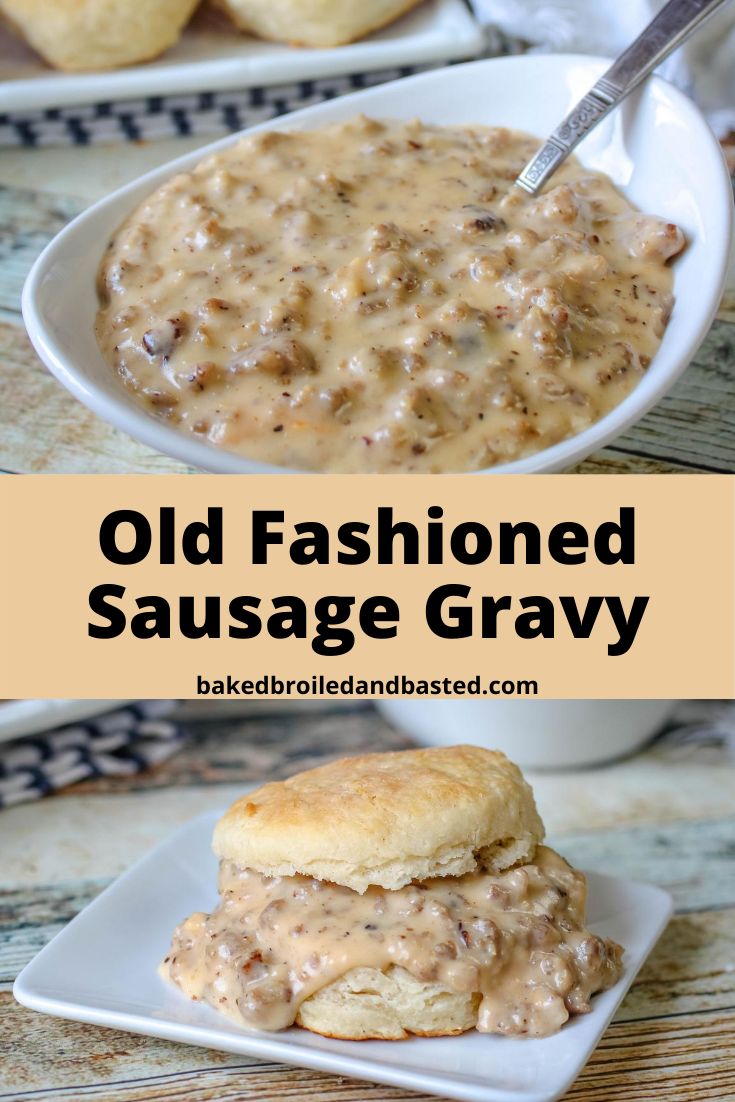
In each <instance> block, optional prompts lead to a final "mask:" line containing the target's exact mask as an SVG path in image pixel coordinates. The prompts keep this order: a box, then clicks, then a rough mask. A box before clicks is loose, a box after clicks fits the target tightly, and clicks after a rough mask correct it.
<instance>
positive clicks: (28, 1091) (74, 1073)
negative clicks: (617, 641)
mask: <svg viewBox="0 0 735 1102" xmlns="http://www.w3.org/2000/svg"><path fill="white" fill-rule="evenodd" d="M189 707H190V708H191V707H192V706H191V705H190V706H189ZM225 707H227V705H225ZM236 708H237V706H235V705H230V706H229V711H228V713H227V718H225V719H224V720H218V721H213V720H211V719H205V718H197V719H194V720H193V721H191V722H190V723H188V724H187V729H188V739H187V742H186V744H185V747H184V749H183V750H181V751H180V752H179V753H178V754H177V755H176V756H175V757H173V758H171V759H170V760H169V761H168V762H167V763H166V764H165V765H163V766H160V767H159V768H158V769H156V770H153V771H151V772H149V773H147V774H145V775H142V776H140V777H139V778H136V779H135V780H133V781H129V780H120V779H116V780H104V781H103V780H99V781H93V782H86V783H84V784H82V785H78V786H76V787H75V788H72V789H68V790H66V791H65V792H64V793H62V794H59V795H56V796H52V797H47V798H46V799H44V800H41V801H39V802H36V803H32V804H25V805H23V806H19V807H16V808H14V809H11V810H7V811H2V812H0V853H2V860H1V861H0V869H1V872H0V1037H2V1038H4V1043H3V1048H4V1055H3V1056H2V1059H1V1061H0V1099H3V1100H5V1102H7V1100H11V1099H12V1100H17V1102H21V1100H41V1099H43V1100H48V1102H52V1100H53V1102H81V1100H83V1099H94V1100H95V1102H154V1100H155V1102H249V1100H255V1099H257V1100H258V1102H265V1100H274V1102H275V1100H278V1102H281V1100H282V1102H286V1100H290V1102H302V1100H305V1102H380V1100H383V1102H386V1100H394V1102H400V1100H402V1099H406V1100H407V1102H409V1100H410V1099H412V1098H413V1099H418V1098H422V1099H423V1098H424V1096H418V1095H413V1094H409V1093H407V1092H405V1091H402V1090H399V1089H397V1088H393V1087H382V1086H373V1085H370V1084H367V1083H362V1082H358V1081H355V1080H351V1079H345V1078H340V1077H336V1076H331V1075H323V1074H321V1073H318V1072H313V1071H308V1070H301V1069H297V1068H286V1067H281V1066H279V1065H277V1064H273V1063H261V1062H258V1061H255V1060H250V1059H246V1058H243V1057H240V1056H231V1055H227V1054H225V1053H217V1052H210V1051H206V1050H204V1049H199V1048H191V1047H188V1046H184V1045H175V1044H171V1043H169V1042H166V1041H159V1040H153V1039H151V1038H146V1037H138V1036H135V1035H133V1034H126V1033H118V1032H115V1031H111V1030H105V1029H99V1028H95V1027H91V1026H86V1025H80V1024H78V1023H73V1022H64V1021H61V1020H59V1019H55V1018H49V1017H44V1016H43V1015H39V1014H35V1013H33V1012H31V1011H29V1010H25V1009H23V1008H22V1007H20V1006H18V1005H17V1004H16V1003H15V1002H14V1000H13V997H12V995H11V985H12V981H13V979H14V977H15V975H16V974H17V972H18V971H19V970H20V968H22V967H23V965H24V964H26V962H27V961H28V960H30V958H31V957H32V956H33V955H34V954H35V953H36V952H37V951H38V950H39V949H40V948H41V946H42V945H44V944H45V943H46V942H47V941H48V940H49V938H50V937H52V936H53V934H54V933H56V931H57V930H59V929H60V928H61V927H62V926H63V925H64V923H65V922H67V921H68V920H69V919H70V918H72V916H73V915H75V914H76V913H77V912H78V911H79V910H80V909H81V908H82V907H83V906H84V905H85V904H86V903H88V902H89V900H91V899H92V898H93V897H94V896H95V895H96V894H97V893H98V892H99V891H100V890H101V889H102V888H103V887H104V886H105V885H106V884H107V883H109V881H110V880H111V879H112V878H113V877H115V876H117V875H118V874H119V873H120V872H122V871H123V870H124V869H125V868H126V867H127V866H128V865H129V864H130V863H131V862H132V861H134V860H135V859H136V858H138V857H139V856H141V854H143V853H145V852H146V850H148V849H150V848H151V847H152V846H154V845H156V844H157V843H158V842H160V841H161V840H162V839H163V838H165V837H166V835H167V834H168V833H169V832H171V831H172V830H173V829H174V828H175V827H176V826H177V825H178V824H180V823H183V822H184V821H186V820H187V819H189V818H191V817H193V816H195V815H197V814H199V813H200V812H203V811H205V810H208V809H211V808H217V807H221V806H222V805H224V804H226V803H228V801H230V800H231V799H232V798H234V796H235V795H236V794H238V792H239V791H240V790H241V788H242V787H243V786H245V785H250V784H253V783H258V782H261V781H263V780H265V779H266V778H272V777H283V776H286V775H288V774H290V773H293V772H296V771H297V770H299V769H302V768H306V767H309V766H312V765H315V764H318V763H320V762H322V761H324V760H326V759H328V758H330V757H333V756H335V755H337V756H338V755H341V754H350V753H354V752H357V751H361V750H380V749H397V748H402V747H404V746H407V745H408V742H407V740H406V739H405V738H404V737H403V736H402V735H400V734H398V733H397V732H396V731H394V730H393V729H391V728H390V727H389V726H388V725H387V724H386V723H385V722H384V721H383V720H382V719H381V718H380V716H379V715H378V713H377V712H376V711H375V710H374V709H373V708H372V707H370V706H369V705H362V706H360V707H355V706H354V705H342V706H338V707H334V706H332V707H331V708H329V709H325V708H324V707H323V706H321V705H311V706H309V707H300V706H298V705H291V706H288V705H282V706H281V707H280V708H278V707H274V706H270V707H267V708H262V707H261V708H260V709H258V708H257V707H256V708H254V709H252V710H251V712H250V714H248V715H246V714H243V712H242V710H241V709H240V710H236ZM251 708H252V706H251ZM195 715H196V713H195ZM530 779H531V781H532V783H533V785H534V788H535V790H536V795H537V800H538V804H539V808H540V811H541V813H542V815H543V817H544V819H545V821H546V824H547V828H548V832H549V835H550V838H551V841H552V843H553V844H554V845H556V846H557V847H558V848H559V849H560V850H561V852H562V853H564V854H565V855H566V856H567V857H568V858H569V859H570V860H572V861H573V862H574V863H576V864H579V865H581V866H582V867H586V868H597V869H599V870H600V871H604V872H608V873H612V874H614V875H618V876H630V877H634V878H638V879H642V880H647V881H650V882H652V883H655V884H660V885H661V886H662V887H664V888H666V889H667V890H668V891H670V892H671V893H672V894H673V896H674V899H675V903H676V915H675V917H674V918H673V920H672V921H671V923H670V925H669V927H668V929H667V930H666V931H665V933H664V934H663V936H662V938H661V940H660V942H659V944H658V946H657V948H656V949H655V950H654V952H653V954H652V956H651V957H650V958H649V960H648V962H647V964H646V965H645V966H644V968H643V971H642V972H641V973H640V975H639V977H638V979H637V981H636V982H635V984H634V986H633V987H632V989H631V991H630V992H629V994H628V996H627V998H626V999H625V1002H624V1003H623V1005H622V1007H621V1008H620V1010H619V1012H618V1014H617V1015H616V1017H615V1020H614V1022H613V1023H612V1025H611V1026H610V1028H609V1029H608V1031H607V1033H606V1034H605V1036H604V1037H603V1039H602V1042H601V1044H600V1046H599V1048H598V1049H597V1051H596V1052H595V1054H594V1055H593V1057H592V1059H591V1061H590V1063H589V1064H588V1066H587V1068H586V1069H585V1070H584V1072H583V1073H582V1075H581V1077H580V1078H579V1080H578V1081H577V1083H576V1084H575V1085H574V1086H573V1087H572V1089H571V1091H570V1093H569V1094H568V1095H567V1098H568V1099H570V1100H574V1102H728V1100H735V799H734V796H735V757H734V756H733V754H732V751H731V750H730V751H726V750H725V749H720V748H716V747H714V746H710V747H706V746H705V747H702V746H697V747H687V748H682V747H672V746H671V745H670V744H668V743H666V742H660V743H659V744H658V745H657V744H654V745H653V746H652V747H651V748H650V749H649V750H648V751H646V752H645V753H643V754H639V755H637V756H635V757H633V758H629V759H628V760H626V761H623V762H620V763H618V764H614V765H611V766H606V767H604V768H597V769H594V770H584V771H576V772H566V773H558V774H548V773H547V774H536V775H530ZM8 1042H10V1043H8ZM429 1043H431V1042H429ZM427 1102H428V1100H427Z"/></svg>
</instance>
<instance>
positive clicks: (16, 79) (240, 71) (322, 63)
mask: <svg viewBox="0 0 735 1102" xmlns="http://www.w3.org/2000/svg"><path fill="white" fill-rule="evenodd" d="M368 2H369V0H368ZM483 43H484V38H483V33H482V31H481V29H480V27H479V26H478V24H477V23H476V22H475V20H474V19H473V18H472V15H471V14H470V11H469V9H468V7H467V6H466V4H465V3H464V0H425V2H424V3H423V4H421V5H420V6H419V7H418V8H416V9H415V11H411V12H409V14H408V15H405V16H404V17H403V18H402V19H399V20H398V21H397V22H395V23H391V24H390V25H389V26H387V27H385V28H383V30H380V31H376V32H375V33H374V34H371V35H369V36H368V37H367V38H365V39H362V40H361V41H359V42H354V43H351V44H350V45H348V46H339V47H336V48H335V49H331V50H315V49H298V48H296V47H293V46H286V45H281V44H279V43H275V42H264V41H261V40H260V39H256V38H250V37H248V36H246V35H244V34H240V33H239V32H238V31H237V30H236V29H235V28H234V27H232V26H231V25H230V24H228V23H226V22H225V21H224V20H223V19H220V18H217V17H216V16H210V15H208V14H201V15H198V16H196V17H195V18H194V20H193V21H192V22H191V23H190V25H189V26H188V27H187V28H186V30H185V31H184V33H183V35H182V36H181V39H180V40H179V42H178V43H177V44H176V45H175V46H172V47H171V49H170V50H167V51H166V53H165V54H163V55H162V56H161V57H160V58H157V59H156V60H155V61H150V62H147V63H145V64H141V65H132V66H130V67H128V68H125V69H116V70H111V71H107V72H102V73H60V72H56V71H55V70H53V69H50V68H49V67H48V66H46V65H45V64H44V63H43V61H42V60H41V59H40V58H39V57H38V56H37V55H36V54H34V53H33V52H32V51H31V50H30V49H29V48H27V47H26V46H25V44H24V43H23V42H22V41H21V40H20V39H19V38H18V37H17V36H15V35H11V33H10V32H9V31H3V30H2V29H0V111H28V110H41V109H43V108H47V107H68V106H71V105H73V104H80V103H101V102H104V101H107V100H121V99H130V98H134V97H136V96H158V95H176V94H177V93H180V92H181V93H192V92H205V91H206V92H212V91H217V90H222V89H231V88H250V87H253V86H264V85H270V84H281V83H290V82H291V81H302V80H313V79H316V78H317V77H332V76H337V75H341V74H344V73H365V72H372V71H374V70H376V69H389V68H392V67H393V66H396V65H409V64H410V65H419V64H425V63H428V62H432V61H449V60H454V59H456V58H460V57H465V58H466V57H474V56H476V55H477V54H479V52H480V50H481V49H482V47H483ZM271 113H272V112H271Z"/></svg>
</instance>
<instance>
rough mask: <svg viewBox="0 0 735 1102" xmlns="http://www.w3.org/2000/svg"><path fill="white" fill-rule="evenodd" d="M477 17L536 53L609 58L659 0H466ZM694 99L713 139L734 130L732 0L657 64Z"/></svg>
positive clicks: (734, 10)
mask: <svg viewBox="0 0 735 1102" xmlns="http://www.w3.org/2000/svg"><path fill="white" fill-rule="evenodd" d="M471 3H472V5H473V7H474V9H475V13H476V15H477V17H478V19H479V20H480V21H481V22H482V23H484V24H486V25H488V26H489V27H495V28H497V29H498V30H500V31H502V32H503V34H506V35H509V36H510V37H511V38H520V39H522V40H523V41H524V42H530V43H531V44H532V46H533V47H534V48H536V49H538V50H540V51H544V52H552V53H564V52H569V53H590V54H603V55H605V56H607V57H615V56H616V55H617V54H619V53H621V52H622V51H623V50H624V49H625V47H626V46H627V45H629V43H630V42H632V40H633V39H634V38H635V37H636V35H638V34H639V33H640V31H642V30H643V28H644V26H645V25H646V23H648V22H649V20H650V19H651V18H652V17H653V15H654V14H655V13H656V11H658V9H659V8H661V7H663V4H664V0H622V2H621V0H471ZM660 73H661V75H662V76H664V77H666V78H667V79H668V80H671V81H673V83H674V84H677V85H678V86H679V87H680V88H682V89H683V90H684V91H685V92H686V93H687V94H688V95H690V96H691V97H692V98H693V99H694V100H696V101H697V103H698V104H699V106H700V107H701V108H702V110H703V111H704V112H705V114H706V115H707V117H708V119H709V122H710V125H711V126H712V128H713V129H714V131H715V133H717V134H718V136H719V137H724V136H725V135H726V134H727V133H728V132H730V131H732V130H735V3H732V2H731V3H729V4H725V5H724V7H723V8H722V9H721V10H720V11H719V12H717V14H716V15H714V16H712V18H711V19H710V20H709V21H708V22H707V23H705V25H704V26H703V27H702V28H700V30H699V31H698V32H697V33H696V34H695V35H694V36H693V37H692V38H691V39H690V40H689V41H688V42H687V43H685V45H684V46H682V47H681V48H680V49H679V50H677V51H676V52H675V53H674V54H673V55H672V56H671V57H670V58H669V59H668V60H667V61H666V62H664V64H663V65H662V66H661V69H660Z"/></svg>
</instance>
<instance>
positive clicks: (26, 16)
mask: <svg viewBox="0 0 735 1102" xmlns="http://www.w3.org/2000/svg"><path fill="white" fill-rule="evenodd" d="M198 2H199V0H137V2H136V3H132V2H130V0H0V14H2V15H4V16H5V18H6V19H7V20H8V21H9V23H10V24H11V26H12V27H14V28H15V30H17V31H18V32H19V33H20V34H21V35H22V36H23V37H24V38H25V39H26V40H27V42H28V43H29V45H31V46H32V47H33V49H34V50H37V51H38V53H39V54H41V56H42V57H44V58H45V59H46V61H48V62H49V64H50V65H54V66H55V67H56V68H58V69H68V70H85V69H111V68H114V67H115V66H118V65H131V64H134V63H135V62H138V61H147V60H149V59H150V58H153V57H156V56H157V55H158V54H160V53H162V52H163V51H164V50H166V49H168V47H169V46H172V45H173V44H174V42H176V41H177V40H178V38H179V35H180V34H181V31H182V29H183V27H184V26H185V24H186V23H187V21H188V20H189V17H190V16H191V14H192V12H193V11H194V9H195V8H196V6H197V4H198Z"/></svg>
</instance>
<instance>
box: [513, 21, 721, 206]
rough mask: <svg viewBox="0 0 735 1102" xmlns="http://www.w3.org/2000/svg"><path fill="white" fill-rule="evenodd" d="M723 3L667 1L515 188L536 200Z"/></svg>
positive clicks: (556, 133)
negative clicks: (588, 138)
mask: <svg viewBox="0 0 735 1102" xmlns="http://www.w3.org/2000/svg"><path fill="white" fill-rule="evenodd" d="M724 3H727V0H669V2H668V4H665V5H664V7H663V8H662V9H661V11H660V12H659V13H658V15H656V16H655V17H654V19H652V20H651V22H650V23H649V24H648V26H647V27H646V28H645V29H644V30H643V31H642V32H641V33H640V35H639V36H638V38H636V40H635V41H634V42H632V43H631V45H630V46H629V47H628V48H627V50H625V51H624V52H623V53H622V54H621V55H620V57H618V58H617V59H616V60H615V61H614V62H613V63H612V65H611V66H610V68H609V69H607V70H606V72H605V73H603V75H602V76H601V77H600V79H599V80H598V81H597V83H596V84H594V85H593V87H592V88H590V90H589V92H587V94H586V95H585V96H583V97H582V99H581V100H580V101H579V103H578V104H577V105H576V106H575V107H573V108H572V110H571V111H570V112H569V114H568V115H567V117H566V118H565V119H564V121H563V122H562V123H561V124H560V125H559V126H558V127H557V128H556V130H555V131H554V132H553V134H551V136H550V137H549V138H548V139H547V140H546V141H545V142H544V144H543V145H542V146H541V149H539V151H538V153H537V154H536V155H535V156H534V157H533V158H532V159H531V160H530V161H529V163H528V164H527V165H526V167H525V168H524V169H523V172H522V173H521V174H520V176H519V177H518V179H517V180H516V183H517V184H519V186H520V187H522V188H523V189H524V190H525V191H527V192H528V193H529V194H530V195H535V194H536V192H537V191H539V190H540V189H541V188H542V187H543V185H544V184H545V183H546V181H547V180H548V178H549V176H551V174H552V173H553V172H556V170H557V168H558V167H559V165H560V164H561V163H562V162H563V161H565V160H566V158H567V157H568V156H569V154H570V153H571V152H572V150H573V149H574V148H575V146H576V145H577V144H578V143H579V142H581V140H582V138H584V137H586V135H587V134H589V132H590V130H593V129H594V127H595V126H597V124H598V122H600V120H601V119H604V118H605V116H606V115H607V114H609V113H610V111H612V110H613V109H614V108H615V107H617V106H618V104H619V103H620V102H621V101H622V100H624V99H625V97H626V96H627V95H628V94H629V93H630V92H632V91H633V89H634V88H637V87H638V85H639V84H640V83H641V81H643V80H644V79H645V78H646V77H647V76H648V74H649V73H651V72H652V71H653V70H654V69H655V68H656V67H657V66H658V65H660V64H661V62H662V61H663V60H664V59H665V58H667V57H668V56H669V54H670V53H671V52H672V51H673V50H675V49H676V48H677V46H680V45H681V44H682V42H684V40H685V39H687V38H688V37H689V35H690V34H692V33H693V32H694V31H695V30H696V29H697V28H698V27H699V26H700V25H701V24H702V23H703V22H704V21H705V19H708V18H709V16H710V15H712V14H713V13H714V12H715V11H716V10H717V8H719V7H721V6H722V4H724Z"/></svg>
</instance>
